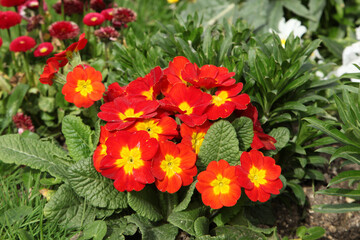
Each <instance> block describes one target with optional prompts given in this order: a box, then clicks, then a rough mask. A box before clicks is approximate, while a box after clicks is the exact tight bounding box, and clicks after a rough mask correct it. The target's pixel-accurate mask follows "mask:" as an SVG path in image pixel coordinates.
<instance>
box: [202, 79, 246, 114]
mask: <svg viewBox="0 0 360 240" xmlns="http://www.w3.org/2000/svg"><path fill="white" fill-rule="evenodd" d="M242 87H243V85H242V83H237V84H235V85H233V86H230V87H219V88H218V90H217V91H216V92H215V95H213V96H212V102H211V103H212V104H211V105H210V107H209V108H208V110H207V111H206V114H207V115H208V118H209V119H210V120H216V119H218V118H227V117H228V116H230V115H231V114H232V113H233V112H234V110H235V109H238V110H242V109H246V105H248V104H249V103H250V97H249V95H247V94H245V93H244V94H240V95H239V93H240V92H241V90H242Z"/></svg>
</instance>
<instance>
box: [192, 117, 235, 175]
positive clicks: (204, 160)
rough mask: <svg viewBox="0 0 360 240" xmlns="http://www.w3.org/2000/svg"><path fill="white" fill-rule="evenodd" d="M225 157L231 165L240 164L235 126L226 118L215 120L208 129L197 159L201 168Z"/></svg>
mask: <svg viewBox="0 0 360 240" xmlns="http://www.w3.org/2000/svg"><path fill="white" fill-rule="evenodd" d="M220 159H224V160H226V161H227V162H229V163H230V165H236V164H239V159H240V151H239V140H238V139H237V137H236V131H235V129H234V127H233V126H232V125H231V123H229V122H228V121H225V120H220V121H218V122H215V123H214V124H213V125H212V126H211V127H210V128H209V130H208V131H207V133H206V135H205V138H204V141H203V143H202V145H201V147H200V152H199V159H198V161H197V164H198V167H199V169H200V170H203V169H205V168H206V166H207V165H208V164H209V163H210V162H211V161H219V160H220Z"/></svg>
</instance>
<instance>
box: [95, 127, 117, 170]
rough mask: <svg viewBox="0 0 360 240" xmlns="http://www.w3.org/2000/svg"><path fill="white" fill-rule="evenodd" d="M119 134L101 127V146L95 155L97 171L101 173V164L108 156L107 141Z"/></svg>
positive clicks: (99, 145) (97, 148)
mask: <svg viewBox="0 0 360 240" xmlns="http://www.w3.org/2000/svg"><path fill="white" fill-rule="evenodd" d="M116 133H117V131H114V132H109V131H108V130H106V128H105V127H103V126H101V127H100V140H99V144H98V146H97V147H96V149H95V151H94V155H93V162H94V167H95V169H96V171H98V172H101V170H100V163H101V160H103V158H104V157H105V156H106V155H107V153H106V149H107V146H106V144H105V143H106V140H107V139H108V138H109V137H113V136H115V135H116Z"/></svg>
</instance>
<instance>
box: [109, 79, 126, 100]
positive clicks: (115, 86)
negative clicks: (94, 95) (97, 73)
mask: <svg viewBox="0 0 360 240" xmlns="http://www.w3.org/2000/svg"><path fill="white" fill-rule="evenodd" d="M125 95H126V92H125V87H121V86H120V85H119V83H117V82H114V83H112V84H110V85H109V86H108V88H107V90H106V92H105V96H104V102H106V103H107V102H112V101H114V99H115V98H117V97H122V96H125Z"/></svg>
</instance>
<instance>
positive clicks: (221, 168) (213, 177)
mask: <svg viewBox="0 0 360 240" xmlns="http://www.w3.org/2000/svg"><path fill="white" fill-rule="evenodd" d="M197 179H198V182H197V183H196V189H197V190H198V191H199V192H200V193H201V198H202V201H203V203H204V204H205V205H206V206H210V207H211V208H213V209H219V208H222V207H223V206H225V207H231V206H234V205H235V204H236V202H237V201H238V199H239V198H240V195H241V189H240V184H239V181H238V177H237V175H236V167H235V166H230V165H229V163H228V162H227V161H225V160H222V159H221V160H220V161H218V162H216V161H212V162H210V163H209V165H208V166H207V168H206V171H203V172H201V173H199V175H198V177H197Z"/></svg>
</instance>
